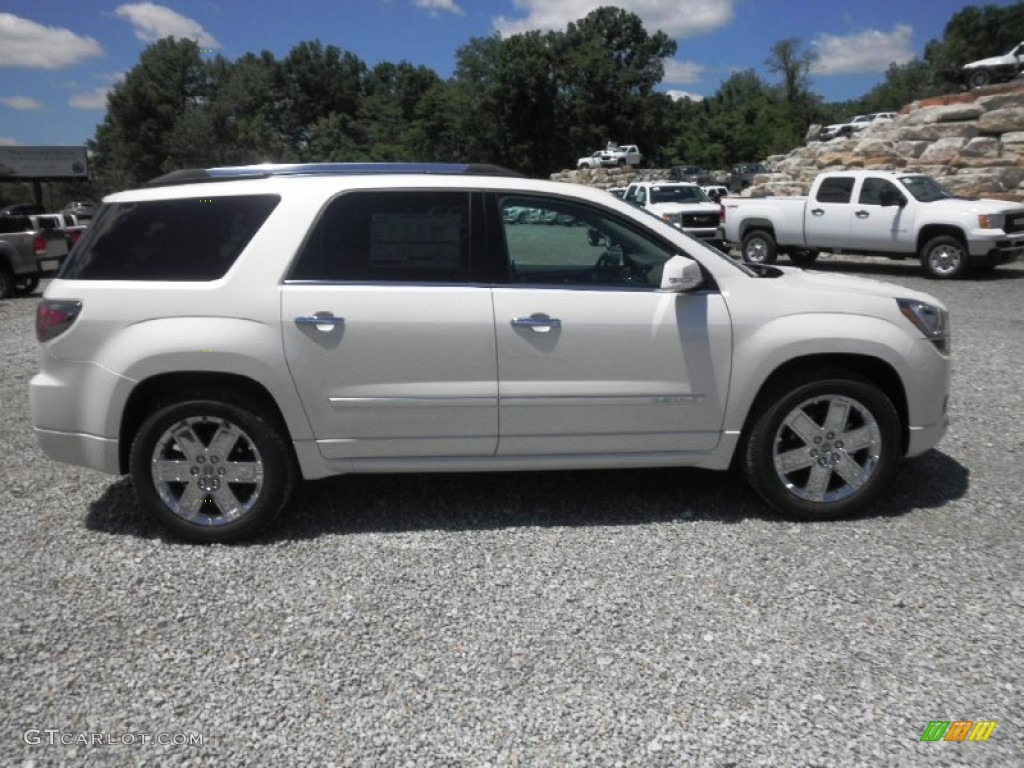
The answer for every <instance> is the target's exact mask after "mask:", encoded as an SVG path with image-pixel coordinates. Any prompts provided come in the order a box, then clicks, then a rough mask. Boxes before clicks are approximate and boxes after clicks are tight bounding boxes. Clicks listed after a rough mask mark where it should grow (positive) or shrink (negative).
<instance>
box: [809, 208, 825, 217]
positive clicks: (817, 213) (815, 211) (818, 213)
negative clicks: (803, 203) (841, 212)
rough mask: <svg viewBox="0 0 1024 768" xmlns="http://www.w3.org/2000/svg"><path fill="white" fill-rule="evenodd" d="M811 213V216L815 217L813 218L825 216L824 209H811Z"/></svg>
mask: <svg viewBox="0 0 1024 768" xmlns="http://www.w3.org/2000/svg"><path fill="white" fill-rule="evenodd" d="M811 213H812V214H813V215H815V216H824V215H825V209H824V208H812V209H811Z"/></svg>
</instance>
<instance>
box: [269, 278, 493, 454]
mask: <svg viewBox="0 0 1024 768" xmlns="http://www.w3.org/2000/svg"><path fill="white" fill-rule="evenodd" d="M281 311H282V318H283V319H282V327H283V332H284V347H285V354H286V357H287V360H288V367H289V369H290V371H291V374H292V378H293V380H294V381H295V384H296V386H297V388H298V391H299V394H300V396H301V398H302V401H303V404H304V405H305V408H306V412H307V414H308V415H309V419H310V422H311V424H312V425H313V431H314V434H315V435H316V439H317V443H318V445H319V446H320V450H321V453H322V454H323V456H324V457H325V458H328V459H342V458H372V457H399V456H402V457H409V456H481V455H491V454H493V453H494V450H495V446H496V444H497V433H498V406H497V366H496V362H495V342H494V313H493V309H492V305H491V297H490V291H489V290H488V289H487V288H484V287H474V286H466V287H457V286H450V287H449V286H430V287H427V286H423V287H421V286H395V285H390V286H365V285H364V286H359V285H352V286H340V285H334V286H331V285H325V286H315V285H285V286H284V288H283V291H282V302H281ZM317 313H330V314H333V317H334V318H335V320H334V322H335V324H333V325H331V324H328V323H326V322H325V323H323V324H321V325H314V324H305V323H297V322H296V320H295V319H296V318H305V317H309V316H314V315H316V316H317V317H318V319H327V316H326V314H319V315H318V314H317ZM338 319H343V322H342V323H340V324H338Z"/></svg>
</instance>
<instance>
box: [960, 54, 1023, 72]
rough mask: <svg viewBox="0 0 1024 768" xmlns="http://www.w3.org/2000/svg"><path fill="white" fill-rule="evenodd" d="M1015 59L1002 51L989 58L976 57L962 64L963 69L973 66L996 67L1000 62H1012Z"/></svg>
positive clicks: (972, 67) (1014, 61)
mask: <svg viewBox="0 0 1024 768" xmlns="http://www.w3.org/2000/svg"><path fill="white" fill-rule="evenodd" d="M1016 61H1017V59H1016V57H1014V56H1011V55H1010V54H1008V53H1004V54H1003V55H1002V56H993V57H991V58H989V59H978V60H977V61H972V62H971V63H970V64H964V69H974V68H975V67H998V66H999V65H1000V64H1014V63H1016Z"/></svg>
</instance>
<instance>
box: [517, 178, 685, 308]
mask: <svg viewBox="0 0 1024 768" xmlns="http://www.w3.org/2000/svg"><path fill="white" fill-rule="evenodd" d="M498 204H499V210H500V213H501V221H502V223H503V228H504V235H505V245H506V248H507V251H508V265H509V273H510V276H511V280H512V282H513V283H528V284H541V285H565V286H575V287H591V286H592V287H597V286H616V287H621V288H644V289H650V288H657V287H658V286H659V285H660V284H661V273H662V269H663V267H664V264H665V262H666V261H668V260H669V259H670V258H671V257H672V255H673V252H672V251H671V250H670V249H669V248H668V247H666V246H665V245H663V244H661V243H659V242H657V241H655V240H653V239H651V238H650V237H648V236H646V235H644V234H642V233H641V232H640V231H639V229H638V228H637V227H635V225H631V224H629V223H627V222H626V221H625V220H623V219H619V218H617V217H615V216H614V215H613V214H611V213H609V212H607V211H603V210H601V209H599V208H592V207H590V206H587V205H584V204H580V203H576V202H574V201H569V200H557V199H552V198H546V197H532V196H526V195H509V196H506V197H502V198H500V199H499V201H498ZM510 211H517V212H521V211H526V212H527V213H525V214H517V215H515V216H513V215H510V213H509V212H510Z"/></svg>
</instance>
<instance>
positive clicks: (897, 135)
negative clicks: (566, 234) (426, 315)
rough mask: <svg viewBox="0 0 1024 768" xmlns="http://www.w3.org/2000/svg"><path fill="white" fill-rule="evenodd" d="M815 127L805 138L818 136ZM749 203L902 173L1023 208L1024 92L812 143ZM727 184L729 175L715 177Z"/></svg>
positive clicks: (750, 192) (593, 174) (646, 172)
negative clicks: (849, 175) (853, 176)
mask: <svg viewBox="0 0 1024 768" xmlns="http://www.w3.org/2000/svg"><path fill="white" fill-rule="evenodd" d="M819 127H820V126H811V129H810V130H809V131H808V136H809V137H811V136H817V135H818V128H819ZM765 164H766V165H767V166H768V167H769V168H773V169H774V173H769V174H764V175H762V176H755V177H754V183H753V185H752V186H751V187H749V188H748V189H746V190H745V191H744V192H743V195H744V196H752V197H764V196H766V195H806V194H807V193H808V191H809V190H810V186H811V182H812V181H814V177H815V176H817V175H818V173H819V172H820V171H823V170H826V169H827V170H846V169H851V168H865V169H868V170H901V171H907V172H911V173H926V174H928V175H929V176H933V177H934V178H935V179H937V180H938V181H939V183H940V184H942V186H944V187H945V188H946V189H948V190H949V191H950V192H953V193H954V194H957V195H961V196H963V197H992V198H998V199H1001V200H1013V201H1017V202H1024V86H1022V85H1020V84H1014V83H1008V84H1004V85H993V86H988V87H986V88H979V89H977V90H974V91H968V92H966V93H958V94H951V95H948V96H939V97H936V98H934V99H926V100H923V101H915V102H914V103H913V104H909V105H908V106H906V107H904V108H903V110H902V111H901V112H900V116H899V117H898V118H896V119H895V120H892V121H889V122H884V123H874V124H872V125H870V126H868V127H867V128H865V129H864V130H863V131H861V132H860V133H859V134H857V136H856V137H854V138H850V139H844V138H836V139H832V140H831V141H813V140H812V141H808V143H807V145H806V146H803V147H799V148H797V149H794V150H793V151H792V152H790V153H789V154H787V155H773V156H772V157H769V158H768V159H767V161H766V163H765ZM712 176H713V178H714V183H716V184H724V183H725V182H726V179H727V178H728V174H727V172H725V171H714V172H712ZM551 178H552V179H554V180H555V181H567V182H572V183H576V184H587V185H589V186H593V187H599V188H601V189H609V188H611V187H624V186H626V185H627V184H629V183H630V182H633V181H662V180H664V179H666V178H668V169H665V168H657V169H632V168H597V169H594V170H582V171H570V170H566V171H561V172H560V173H554V174H552V175H551Z"/></svg>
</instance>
